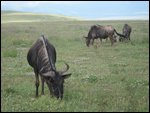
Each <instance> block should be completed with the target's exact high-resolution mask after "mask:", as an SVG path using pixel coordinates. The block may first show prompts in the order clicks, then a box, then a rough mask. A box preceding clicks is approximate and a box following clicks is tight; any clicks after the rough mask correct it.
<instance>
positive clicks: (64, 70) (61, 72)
mask: <svg viewBox="0 0 150 113" xmlns="http://www.w3.org/2000/svg"><path fill="white" fill-rule="evenodd" d="M65 65H66V68H65V69H63V70H62V71H60V72H59V73H60V74H63V73H65V72H67V71H68V69H69V65H68V64H67V63H65Z"/></svg>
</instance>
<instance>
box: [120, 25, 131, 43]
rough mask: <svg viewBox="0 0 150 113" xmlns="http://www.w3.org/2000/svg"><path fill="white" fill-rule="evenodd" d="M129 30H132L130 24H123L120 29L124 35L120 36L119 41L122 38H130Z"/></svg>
mask: <svg viewBox="0 0 150 113" xmlns="http://www.w3.org/2000/svg"><path fill="white" fill-rule="evenodd" d="M131 31H132V28H131V26H129V25H128V24H124V26H123V29H122V34H123V35H124V36H125V37H121V36H120V38H119V41H123V40H124V39H127V40H130V34H131Z"/></svg>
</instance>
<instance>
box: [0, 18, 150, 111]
mask: <svg viewBox="0 0 150 113" xmlns="http://www.w3.org/2000/svg"><path fill="white" fill-rule="evenodd" d="M124 23H129V24H130V25H131V26H132V28H133V32H132V34H131V40H132V41H131V42H128V43H119V42H118V43H115V44H114V46H113V47H111V46H110V42H105V40H103V42H102V43H101V44H100V43H99V47H97V48H95V47H90V48H87V47H86V46H85V42H84V39H83V38H82V37H83V36H84V35H87V32H88V30H89V27H90V26H91V25H93V24H101V25H113V26H114V27H115V28H116V29H117V31H118V32H121V29H122V27H123V24H124ZM148 25H149V24H148V21H104V22H102V21H58V22H54V21H52V22H51V21H49V22H32V23H18V24H16V23H5V24H1V61H2V62H1V71H2V73H1V85H2V86H1V110H2V111H149V69H148V68H149V64H148V63H149V60H148V58H149V55H148V54H149V50H148V48H149V32H148V31H149V26H148ZM41 33H42V34H45V36H46V37H47V38H48V39H49V41H50V42H51V43H52V44H53V45H54V46H55V47H56V50H57V63H56V66H57V69H58V70H59V69H61V68H62V67H63V66H64V63H63V62H67V63H68V64H69V65H70V70H69V72H71V73H72V76H71V77H70V78H68V79H67V80H66V82H65V88H64V99H63V100H62V101H60V100H57V99H55V98H51V97H50V96H49V91H48V88H47V86H46V85H45V95H44V96H41V95H40V96H39V98H35V85H34V81H35V78H34V73H33V70H32V68H31V67H30V66H29V65H28V63H27V60H26V55H27V51H28V49H29V47H30V46H31V45H32V43H33V42H34V41H35V40H36V39H37V38H39V37H40V35H41ZM39 93H41V87H40V90H39Z"/></svg>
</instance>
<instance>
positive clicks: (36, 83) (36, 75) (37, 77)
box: [34, 69, 39, 97]
mask: <svg viewBox="0 0 150 113" xmlns="http://www.w3.org/2000/svg"><path fill="white" fill-rule="evenodd" d="M34 73H35V78H36V81H35V86H36V97H37V96H38V87H39V76H38V72H37V70H36V69H34Z"/></svg>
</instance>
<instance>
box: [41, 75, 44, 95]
mask: <svg viewBox="0 0 150 113" xmlns="http://www.w3.org/2000/svg"><path fill="white" fill-rule="evenodd" d="M41 82H42V93H41V94H42V95H44V77H43V76H41Z"/></svg>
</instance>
